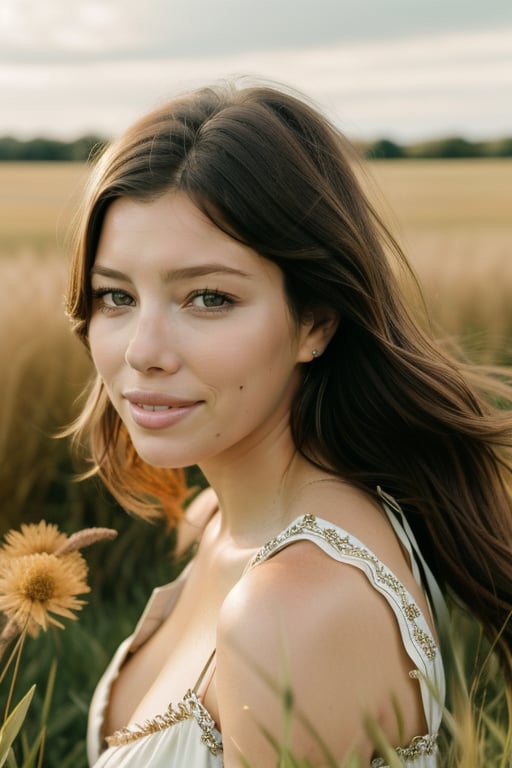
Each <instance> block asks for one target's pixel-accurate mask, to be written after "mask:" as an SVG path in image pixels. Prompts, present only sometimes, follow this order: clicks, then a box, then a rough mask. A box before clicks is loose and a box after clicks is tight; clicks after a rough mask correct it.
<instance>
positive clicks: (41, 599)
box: [22, 573, 55, 603]
mask: <svg viewBox="0 0 512 768" xmlns="http://www.w3.org/2000/svg"><path fill="white" fill-rule="evenodd" d="M22 591H23V594H24V596H25V597H26V598H27V600H31V601H32V602H34V603H46V602H48V600H51V599H52V597H53V596H54V595H55V579H54V578H53V577H52V576H51V575H50V574H49V573H34V574H32V575H30V576H29V577H28V578H27V579H26V580H25V582H24V584H23V586H22Z"/></svg>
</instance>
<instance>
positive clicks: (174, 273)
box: [160, 263, 251, 283]
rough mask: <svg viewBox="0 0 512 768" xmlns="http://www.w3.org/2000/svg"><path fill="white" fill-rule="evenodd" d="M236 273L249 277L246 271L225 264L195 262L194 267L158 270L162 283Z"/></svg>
mask: <svg viewBox="0 0 512 768" xmlns="http://www.w3.org/2000/svg"><path fill="white" fill-rule="evenodd" d="M222 274H224V275H237V276H238V277H247V278H250V277H251V275H250V274H249V273H248V272H244V271H243V270H241V269H236V268H235V267H228V266H227V265H226V264H216V263H208V264H197V265H196V266H194V267H182V268H180V269H167V270H165V271H164V272H160V277H161V279H162V281H163V282H164V283H170V282H174V281H179V280H190V279H191V278H193V277H205V276H206V275H222Z"/></svg>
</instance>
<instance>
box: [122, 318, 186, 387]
mask: <svg viewBox="0 0 512 768" xmlns="http://www.w3.org/2000/svg"><path fill="white" fill-rule="evenodd" d="M173 342H174V343H173ZM175 342H176V333H175V332H173V328H172V323H171V321H170V319H169V318H164V317H162V316H161V315H157V314H151V315H145V316H144V317H139V318H138V322H137V325H136V327H135V330H134V333H133V336H132V337H131V339H130V341H129V343H128V346H127V348H126V353H125V360H126V362H127V364H128V365H129V366H130V367H131V368H133V369H134V370H136V371H138V372H140V373H147V372H150V371H163V372H165V373H174V372H175V371H176V370H178V368H179V367H180V359H179V356H178V354H177V352H176V344H175Z"/></svg>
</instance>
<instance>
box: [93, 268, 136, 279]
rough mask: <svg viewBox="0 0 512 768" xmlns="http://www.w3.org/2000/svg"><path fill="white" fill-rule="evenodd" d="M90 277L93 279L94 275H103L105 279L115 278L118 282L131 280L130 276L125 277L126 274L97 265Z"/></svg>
mask: <svg viewBox="0 0 512 768" xmlns="http://www.w3.org/2000/svg"><path fill="white" fill-rule="evenodd" d="M90 275H91V277H92V275H102V276H103V277H113V278H115V279H116V280H127V281H129V280H130V278H129V277H128V275H125V274H124V272H119V270H117V269H110V267H102V266H99V265H97V264H95V265H94V266H93V267H92V269H91V272H90Z"/></svg>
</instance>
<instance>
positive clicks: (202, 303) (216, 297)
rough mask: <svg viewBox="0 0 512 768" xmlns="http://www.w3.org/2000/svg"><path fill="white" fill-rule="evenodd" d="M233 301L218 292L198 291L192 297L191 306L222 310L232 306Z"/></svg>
mask: <svg viewBox="0 0 512 768" xmlns="http://www.w3.org/2000/svg"><path fill="white" fill-rule="evenodd" d="M232 303H233V302H232V300H231V299H230V298H229V296H226V295H225V294H224V293H219V292H218V291H208V290H203V291H198V292H197V293H196V294H195V295H194V296H192V299H191V304H192V306H194V307H198V308H199V309H220V308H222V307H227V306H228V305H230V304H232Z"/></svg>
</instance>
